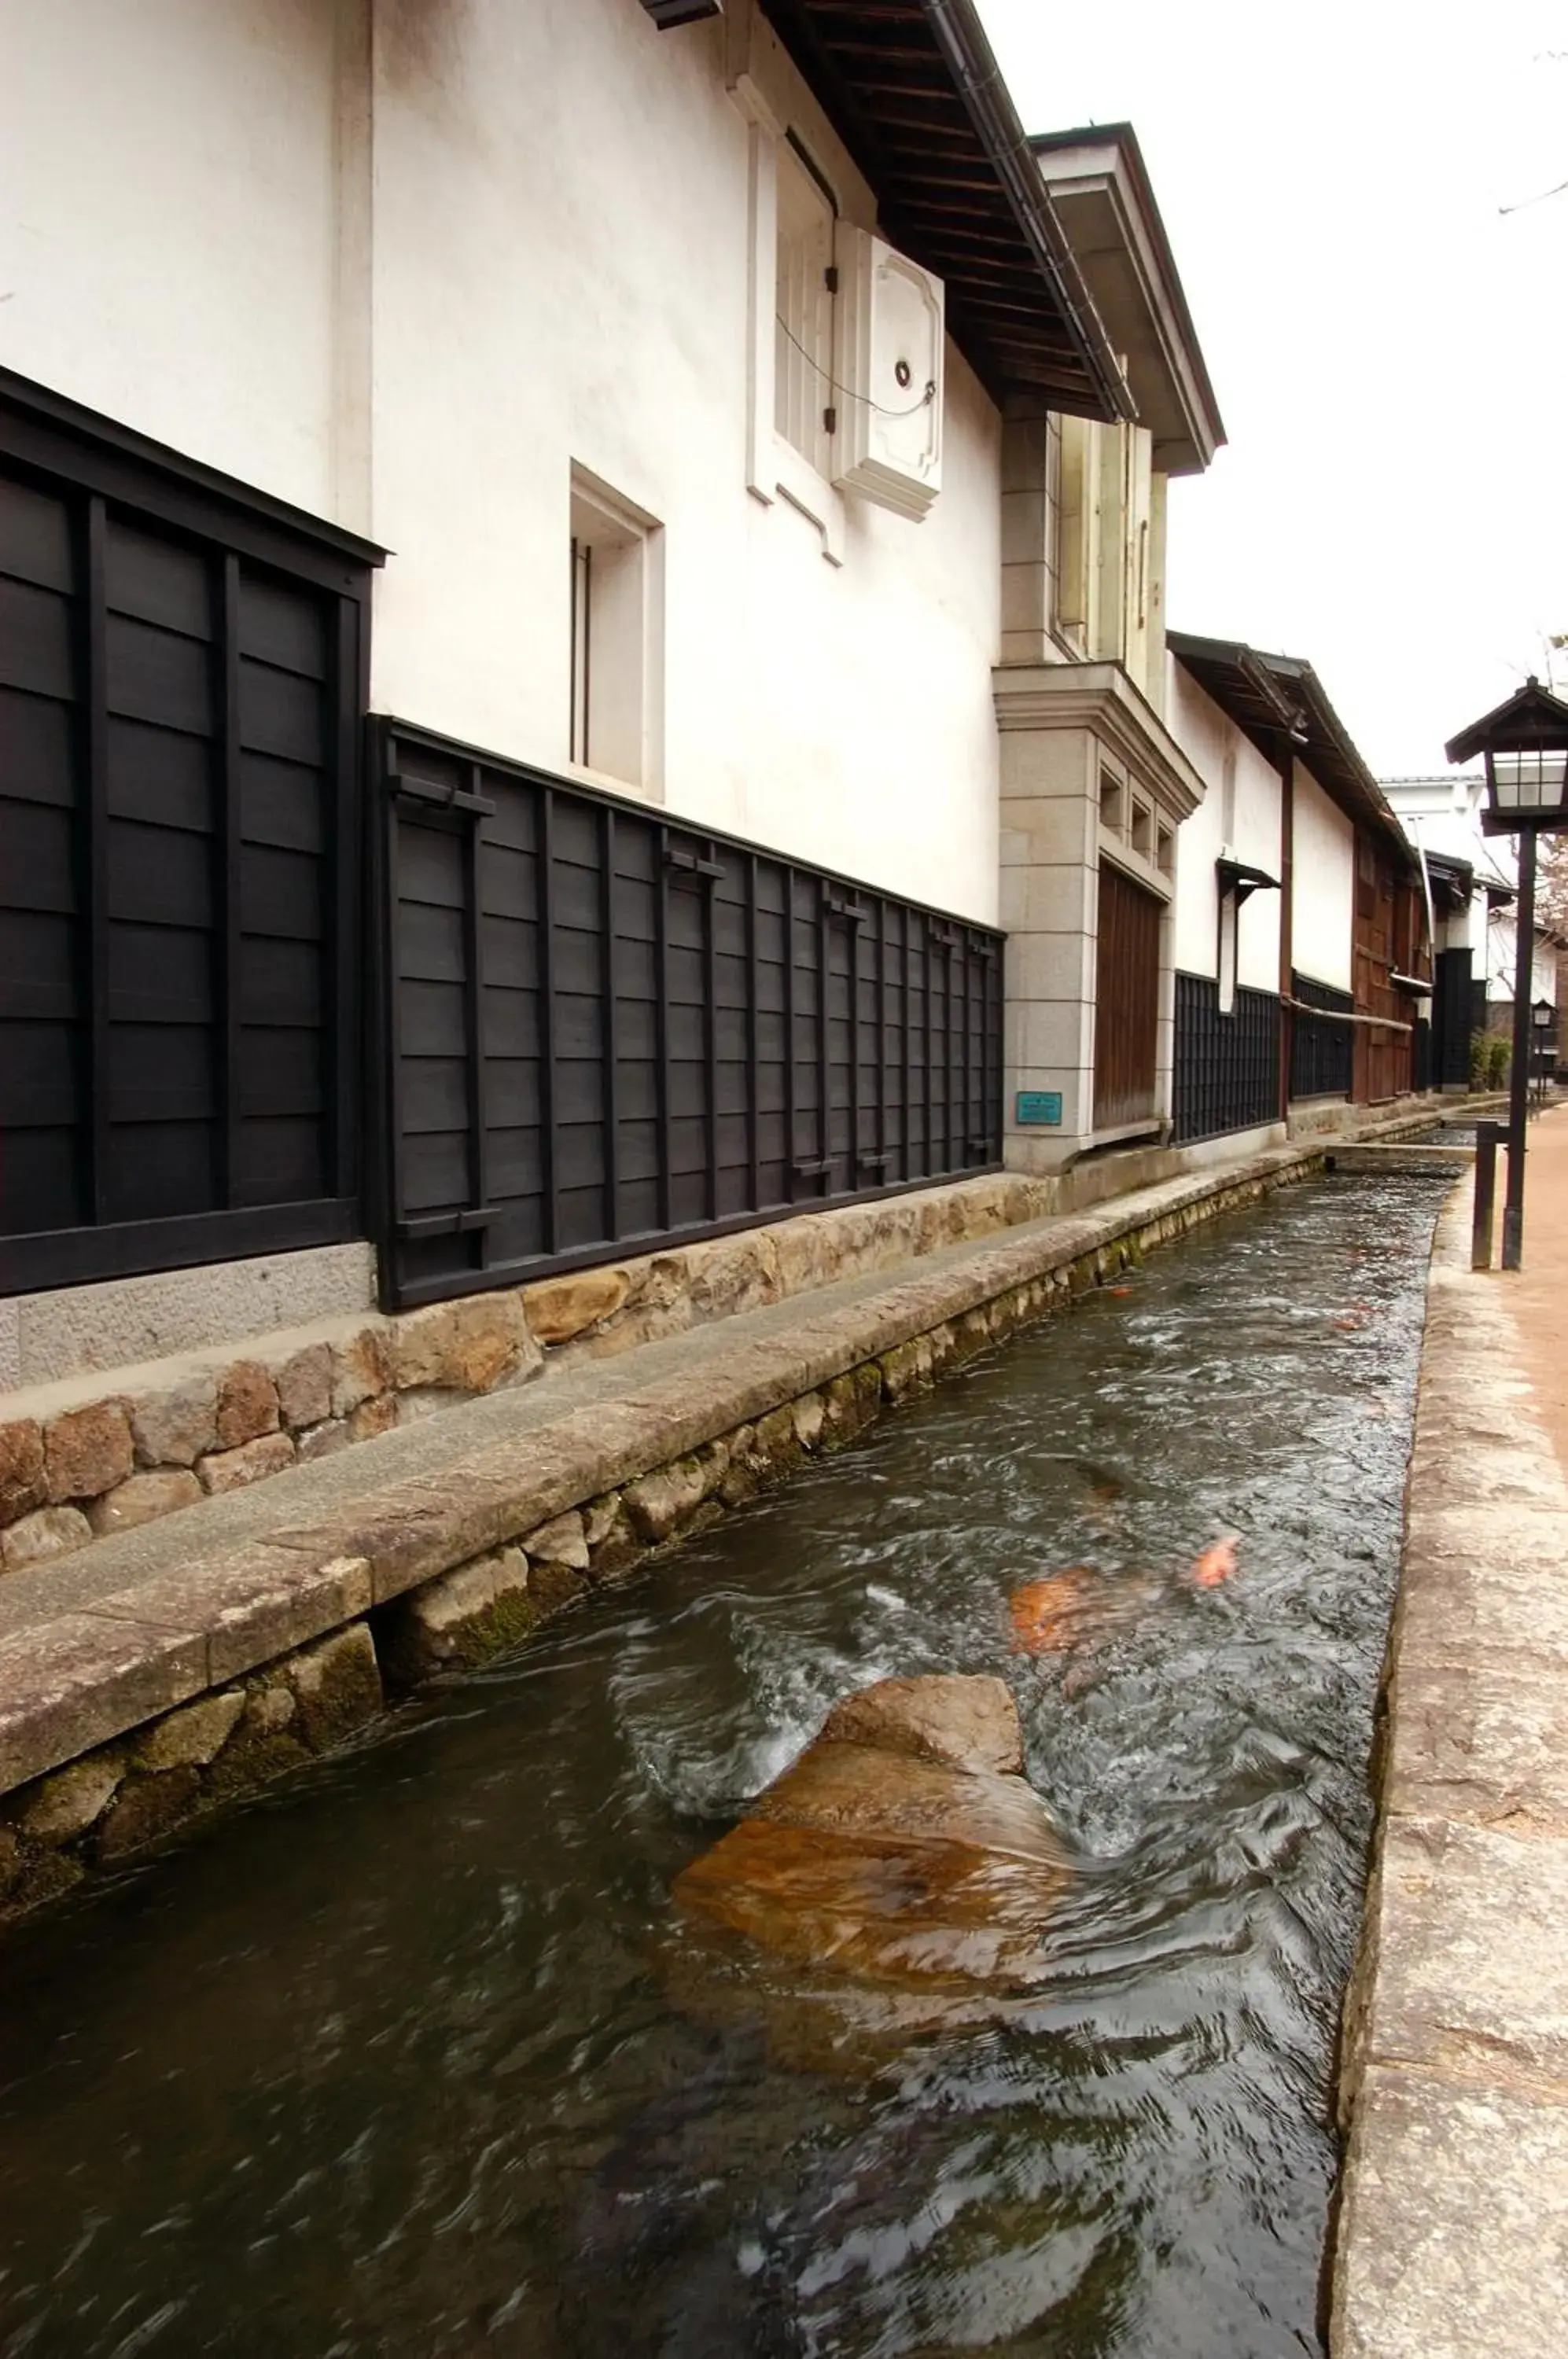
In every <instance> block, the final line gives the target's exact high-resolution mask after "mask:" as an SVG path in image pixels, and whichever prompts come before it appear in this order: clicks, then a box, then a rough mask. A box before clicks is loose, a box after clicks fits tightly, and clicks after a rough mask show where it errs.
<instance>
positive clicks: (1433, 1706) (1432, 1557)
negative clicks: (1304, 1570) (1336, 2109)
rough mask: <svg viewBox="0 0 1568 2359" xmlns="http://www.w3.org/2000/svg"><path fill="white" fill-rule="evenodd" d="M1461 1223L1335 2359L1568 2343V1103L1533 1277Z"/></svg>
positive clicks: (1531, 1247) (1395, 1721) (1400, 1689)
mask: <svg viewBox="0 0 1568 2359" xmlns="http://www.w3.org/2000/svg"><path fill="white" fill-rule="evenodd" d="M1470 1207H1471V1190H1470V1185H1469V1183H1468V1182H1467V1181H1466V1182H1465V1183H1464V1184H1462V1185H1461V1186H1460V1187H1459V1188H1458V1189H1456V1190H1455V1191H1454V1196H1453V1198H1452V1199H1451V1200H1450V1202H1449V1204H1448V1206H1447V1208H1446V1209H1445V1212H1444V1214H1443V1219H1442V1221H1441V1223H1440V1224H1439V1229H1438V1235H1437V1243H1436V1247H1435V1251H1434V1255H1433V1261H1432V1279H1431V1290H1430V1295H1429V1308H1428V1325H1427V1335H1426V1343H1425V1347H1424V1351H1423V1355H1422V1363H1421V1390H1420V1396H1419V1399H1418V1404H1417V1415H1416V1429H1415V1442H1414V1449H1413V1451H1412V1456H1411V1462H1410V1493H1409V1512H1408V1525H1407V1535H1406V1543H1405V1556H1404V1567H1403V1576H1402V1582H1401V1593H1400V1602H1399V1610H1398V1614H1397V1616H1396V1623H1395V1632H1394V1640H1393V1650H1392V1655H1391V1677H1390V1682H1389V1690H1388V1724H1387V1729H1386V1732H1385V1737H1384V1743H1383V1745H1382V1779H1383V1790H1382V1806H1383V1815H1382V1825H1381V1832H1380V1837H1379V1855H1378V1861H1377V1870H1376V1874H1375V1877H1374V1882H1373V1886H1372V1890H1371V1892H1370V1894H1369V1897H1368V1908H1367V1932H1366V1935H1365V1937H1364V1944H1363V1952H1362V1957H1361V1961H1360V1964H1359V1966H1358V1968H1357V1973H1356V1983H1355V1984H1354V1985H1353V1990H1352V1996H1351V2003H1350V2005H1349V2007H1348V2008H1347V2027H1346V2044H1345V2080H1344V2086H1343V2091H1342V2105H1343V2110H1344V2112H1345V2116H1346V2118H1347V2119H1348V2120H1349V2122H1350V2125H1351V2137H1350V2147H1349V2154H1348V2158H1347V2162H1346V2169H1345V2190H1344V2200H1343V2209H1342V2213H1341V2219H1340V2223H1339V2233H1338V2238H1337V2248H1336V2254H1335V2265H1334V2317H1333V2332H1332V2343H1331V2347H1332V2351H1333V2354H1334V2359H1470V2354H1476V2355H1477V2359H1479V2354H1486V2359H1560V2354H1562V2353H1563V2350H1564V2349H1565V2348H1568V1321H1565V1319H1564V1305H1565V1304H1568V1108H1563V1109H1559V1110H1556V1111H1554V1112H1552V1113H1550V1114H1545V1115H1543V1116H1542V1117H1541V1119H1540V1120H1539V1121H1538V1122H1537V1123H1536V1124H1535V1125H1533V1126H1532V1129H1531V1133H1530V1165H1529V1179H1528V1194H1527V1201H1526V1224H1525V1240H1524V1253H1525V1262H1526V1268H1525V1270H1524V1272H1523V1273H1522V1274H1521V1275H1519V1276H1518V1277H1514V1276H1508V1277H1505V1276H1504V1275H1503V1274H1502V1273H1500V1272H1497V1271H1493V1272H1486V1273H1482V1274H1479V1275H1477V1274H1473V1273H1472V1271H1471V1269H1470V1267H1469V1257H1470V1256H1469V1243H1470Z"/></svg>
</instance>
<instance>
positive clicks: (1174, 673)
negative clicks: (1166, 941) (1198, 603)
mask: <svg viewBox="0 0 1568 2359" xmlns="http://www.w3.org/2000/svg"><path fill="white" fill-rule="evenodd" d="M1166 719H1167V722H1168V724H1169V726H1170V729H1171V735H1172V736H1173V737H1174V738H1175V740H1176V742H1177V744H1178V745H1180V746H1181V750H1182V752H1183V753H1184V754H1185V755H1186V756H1187V758H1188V760H1189V761H1190V762H1191V763H1192V766H1193V768H1194V769H1195V770H1196V771H1197V772H1198V774H1199V776H1200V777H1202V778H1203V784H1204V787H1205V789H1206V791H1205V793H1204V796H1203V801H1202V802H1201V803H1200V804H1199V806H1198V808H1197V810H1195V811H1194V812H1193V813H1192V817H1191V818H1190V819H1185V820H1183V821H1182V822H1181V826H1180V827H1179V828H1178V830H1177V832H1176V901H1175V919H1174V923H1175V959H1176V965H1177V967H1178V968H1179V969H1180V970H1181V972H1182V973H1187V974H1208V975H1212V974H1214V973H1217V971H1218V962H1219V882H1218V878H1217V877H1216V875H1215V873H1214V863H1215V862H1216V861H1217V860H1218V858H1219V857H1220V854H1221V852H1222V851H1226V852H1228V853H1230V854H1231V855H1232V856H1233V857H1235V858H1236V859H1237V860H1241V861H1245V862H1246V864H1247V866H1248V867H1249V868H1261V869H1262V870H1263V871H1264V872H1265V874H1266V875H1269V876H1273V877H1278V876H1279V824H1280V822H1279V805H1280V793H1279V771H1278V770H1277V769H1276V768H1275V767H1274V765H1273V764H1272V762H1270V761H1269V760H1268V759H1267V758H1266V757H1265V756H1263V755H1262V754H1260V753H1259V752H1258V748H1257V746H1256V745H1254V744H1253V743H1252V740H1251V739H1250V737H1248V736H1247V735H1246V734H1245V733H1244V732H1243V731H1242V730H1240V729H1238V728H1237V727H1236V723H1234V722H1233V721H1231V720H1230V719H1229V718H1228V716H1227V715H1226V714H1225V713H1224V712H1221V711H1220V708H1219V706H1218V705H1217V704H1216V703H1215V702H1214V699H1213V698H1212V697H1210V696H1209V695H1207V694H1206V693H1205V691H1204V690H1203V689H1201V688H1200V687H1199V686H1198V683H1197V681H1196V680H1195V679H1193V678H1192V674H1191V673H1190V672H1189V671H1188V670H1187V669H1185V667H1184V666H1183V665H1181V664H1179V663H1178V662H1177V661H1176V660H1175V658H1171V662H1170V665H1169V669H1168V688H1167V705H1166ZM1227 763H1228V764H1229V765H1231V766H1232V768H1233V772H1234V777H1235V791H1234V795H1233V796H1232V798H1231V802H1232V810H1231V815H1230V834H1229V838H1228V842H1227V839H1226V834H1225V824H1226V809H1225V804H1226V796H1225V772H1226V766H1227ZM1236 980H1237V982H1238V983H1242V984H1246V985H1247V987H1248V988H1249V989H1251V990H1255V991H1278V990H1279V894H1278V893H1271V892H1269V891H1268V890H1266V889H1260V890H1258V891H1257V892H1255V893H1252V894H1250V895H1249V896H1248V897H1247V900H1245V901H1244V902H1243V903H1242V906H1241V909H1240V912H1239V915H1238V917H1237V920H1236Z"/></svg>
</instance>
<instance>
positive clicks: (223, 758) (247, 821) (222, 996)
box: [0, 370, 378, 1293]
mask: <svg viewBox="0 0 1568 2359" xmlns="http://www.w3.org/2000/svg"><path fill="white" fill-rule="evenodd" d="M377 555H378V552H377V551H376V550H374V549H371V548H370V547H369V545H368V544H365V543H362V542H358V541H355V540H354V539H353V538H351V537H350V536H349V535H347V534H343V533H338V532H336V531H335V530H334V529H333V528H332V527H329V526H321V525H318V524H315V523H313V522H312V521H311V520H310V519H309V518H306V517H301V516H297V515H296V514H295V512H294V511H293V510H291V509H287V508H284V507H283V506H281V505H280V504H279V503H278V502H275V501H270V500H268V499H267V497H266V496H265V495H262V494H259V493H255V492H251V491H249V490H248V489H246V487H245V486H244V485H240V484H232V483H230V482H229V481H228V480H227V479H226V478H224V477H222V476H219V475H216V474H214V473H212V470H210V469H206V468H202V467H200V466H198V465H196V464H195V463H194V462H185V461H180V460H178V459H177V458H176V457H175V456H174V454H173V453H171V452H169V451H162V450H160V449H159V448H158V446H157V445H154V444H149V443H147V441H146V440H144V439H143V438H141V437H138V436H136V435H133V434H131V433H129V432H128V431H127V430H126V429H121V428H119V427H116V426H114V425H113V424H111V423H110V421H108V420H106V419H95V418H93V416H92V415H91V413H88V412H85V411H82V410H81V409H80V408H77V407H76V406H75V405H73V404H69V403H66V402H64V401H62V400H61V399H60V397H57V396H54V395H51V394H49V393H48V392H47V391H46V390H45V389H44V388H42V387H39V386H31V385H28V384H27V382H26V381H25V380H23V379H20V378H16V377H13V376H11V375H8V374H7V373H6V372H5V371H4V370H0V1293H14V1292H17V1291H23V1290H26V1289H28V1288H38V1287H54V1286H70V1285H77V1284H81V1283H82V1282H84V1281H87V1280H90V1279H96V1278H105V1277H124V1276H126V1275H129V1274H131V1273H133V1272H136V1271H141V1270H149V1269H167V1268H170V1267H174V1266H179V1265H181V1264H191V1263H199V1262H205V1261H215V1260H221V1259H224V1258H227V1257H232V1256H237V1255H243V1254H258V1253H268V1252H276V1251H279V1250H284V1249H288V1248H290V1247H295V1246H300V1245H323V1244H327V1243H331V1242H333V1241H337V1240H341V1239H344V1238H349V1237H353V1236H355V1235H357V1234H360V1233H361V1225H360V1224H361V1212H360V1192H361V1191H360V1166H359V1145H360V1139H359V1130H360V1120H359V1115H360V1103H359V1074H358V1035H359V1027H360V1016H359V997H358V979H359V969H360V950H359V939H358V915H359V908H360V894H361V883H362V879H361V875H360V868H361V864H360V861H359V858H358V847H359V833H360V817H359V809H358V800H357V797H358V783H359V781H358V728H359V724H358V715H359V713H360V712H361V711H362V709H363V697H364V685H363V676H362V675H363V666H364V660H365V623H364V616H365V603H366V601H367V598H368V594H369V569H370V566H371V565H372V564H373V563H374V562H375V560H376V557H377Z"/></svg>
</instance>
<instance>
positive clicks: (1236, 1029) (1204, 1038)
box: [1171, 972, 1280, 1147]
mask: <svg viewBox="0 0 1568 2359" xmlns="http://www.w3.org/2000/svg"><path fill="white" fill-rule="evenodd" d="M1279 1014H1280V1009H1279V999H1278V998H1277V997H1276V995H1275V994H1274V993H1273V992H1271V991H1250V990H1247V988H1245V987H1238V988H1237V991H1236V1004H1235V1006H1233V1007H1232V1008H1231V1010H1230V1012H1229V1013H1228V1014H1226V1015H1222V1014H1221V1012H1220V995H1219V985H1218V984H1217V983H1216V982H1215V980H1214V977H1213V975H1207V974H1184V973H1180V972H1178V973H1177V976H1176V1035H1175V1041H1174V1044H1173V1049H1172V1056H1173V1060H1174V1067H1175V1070H1174V1073H1173V1075H1172V1099H1171V1136H1172V1138H1173V1139H1174V1141H1175V1143H1176V1144H1177V1146H1179V1147H1181V1146H1185V1145H1186V1144H1187V1143H1188V1142H1189V1141H1191V1140H1192V1139H1196V1138H1214V1137H1217V1136H1219V1135H1220V1134H1221V1133H1222V1132H1224V1131H1227V1130H1251V1129H1254V1128H1256V1127H1257V1125H1258V1124H1260V1123H1266V1122H1276V1121H1278V1119H1279Z"/></svg>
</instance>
